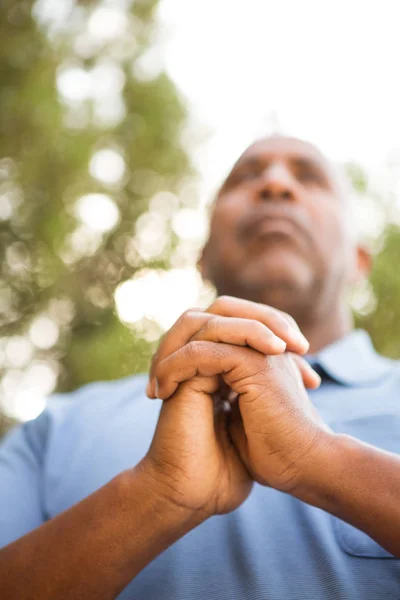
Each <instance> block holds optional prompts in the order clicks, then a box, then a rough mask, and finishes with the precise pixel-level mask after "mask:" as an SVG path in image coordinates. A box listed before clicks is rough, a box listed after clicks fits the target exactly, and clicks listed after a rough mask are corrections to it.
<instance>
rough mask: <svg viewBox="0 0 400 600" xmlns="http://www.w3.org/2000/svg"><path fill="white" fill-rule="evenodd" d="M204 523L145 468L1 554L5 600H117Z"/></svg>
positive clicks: (117, 480) (126, 474)
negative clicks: (158, 486) (177, 504)
mask: <svg viewBox="0 0 400 600" xmlns="http://www.w3.org/2000/svg"><path fill="white" fill-rule="evenodd" d="M200 521H201V519H200V520H199V519H198V517H193V515H189V514H188V511H186V510H184V509H180V508H172V507H171V506H170V505H169V504H168V503H167V502H166V501H165V500H164V498H163V496H162V495H158V494H157V490H155V489H154V486H153V485H152V484H151V480H150V479H149V477H148V475H147V473H146V472H145V469H143V468H142V467H141V464H140V465H139V466H138V467H136V468H135V469H132V470H130V471H126V472H124V473H122V474H121V475H119V476H117V477H116V478H114V479H113V480H112V481H111V482H110V483H108V484H107V485H105V486H104V487H102V488H101V489H99V490H98V491H97V492H95V493H94V494H92V495H91V496H89V497H88V498H86V499H84V500H82V501H81V502H79V503H78V504H76V505H75V506H73V507H72V508H70V509H68V510H67V511H65V512H64V513H62V514H60V515H58V516H57V517H55V518H54V519H52V520H50V521H48V522H47V523H45V524H44V525H42V526H41V527H39V528H38V529H36V530H34V531H32V532H31V533H29V534H27V535H26V536H24V537H23V538H21V539H19V540H17V541H15V542H13V543H12V544H10V545H9V546H7V547H5V548H3V549H2V550H0V581H1V586H0V587H1V590H2V597H4V598H7V599H8V600H31V599H32V600H33V599H37V598H41V600H47V599H49V600H50V599H52V598H57V600H64V599H65V600H66V599H68V600H69V599H70V598H75V599H76V600H79V599H82V600H83V599H84V600H92V599H93V600H113V599H114V598H115V597H116V596H117V595H118V594H119V593H120V592H121V591H122V590H123V588H124V587H125V586H126V585H127V584H128V583H129V582H130V581H131V580H132V579H133V578H134V577H135V576H136V575H137V574H138V573H139V572H140V571H141V570H142V569H143V568H144V567H145V566H146V565H147V564H148V563H149V562H151V561H152V560H153V559H154V558H155V557H156V556H157V555H158V554H160V553H161V552H162V551H163V550H165V549H166V548H167V547H169V546H170V545H171V544H173V543H174V542H175V541H176V540H177V539H179V538H180V537H181V536H183V535H184V534H185V533H187V531H189V530H190V529H192V528H193V527H194V526H196V525H197V524H198V523H199V522H200Z"/></svg>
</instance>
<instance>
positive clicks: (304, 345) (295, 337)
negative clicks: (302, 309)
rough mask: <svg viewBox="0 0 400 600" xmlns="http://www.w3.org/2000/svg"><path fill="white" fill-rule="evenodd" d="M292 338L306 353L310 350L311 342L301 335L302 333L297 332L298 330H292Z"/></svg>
mask: <svg viewBox="0 0 400 600" xmlns="http://www.w3.org/2000/svg"><path fill="white" fill-rule="evenodd" d="M291 336H292V338H293V341H295V342H296V343H298V344H300V346H301V347H302V348H304V350H305V352H307V350H308V349H309V348H310V342H309V341H308V339H307V338H306V337H305V336H304V335H303V334H302V333H301V331H297V330H296V329H292V331H291Z"/></svg>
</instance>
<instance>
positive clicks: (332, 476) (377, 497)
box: [296, 435, 400, 558]
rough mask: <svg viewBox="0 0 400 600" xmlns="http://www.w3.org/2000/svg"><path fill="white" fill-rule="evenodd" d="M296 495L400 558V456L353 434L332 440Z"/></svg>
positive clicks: (313, 462)
mask: <svg viewBox="0 0 400 600" xmlns="http://www.w3.org/2000/svg"><path fill="white" fill-rule="evenodd" d="M296 496H297V497H299V498H300V499H301V500H303V501H305V502H308V503H309V504H313V505H314V506H317V507H318V508H321V509H323V510H325V511H327V512H329V513H331V514H332V515H334V516H336V517H339V518H340V519H342V520H344V521H347V522H348V523H350V524H351V525H354V526H355V527H357V528H358V529H360V530H362V531H364V532H365V533H367V534H368V535H369V536H370V537H372V538H373V539H375V540H376V541H377V542H378V543H379V544H380V545H381V546H382V547H383V548H385V549H386V550H387V551H388V552H390V553H392V554H393V555H395V556H397V557H399V558H400V457H398V456H397V455H395V454H391V453H389V452H385V451H383V450H380V449H378V448H375V447H374V446H370V445H369V444H364V443H363V442H361V441H359V440H357V439H355V438H352V437H350V436H347V435H333V436H332V437H331V439H329V436H328V442H327V443H326V444H325V445H323V449H322V451H321V452H319V453H318V454H316V455H315V456H314V458H313V460H312V461H310V463H309V465H308V468H307V474H306V476H305V478H304V483H303V484H302V485H301V486H300V487H299V490H298V493H296Z"/></svg>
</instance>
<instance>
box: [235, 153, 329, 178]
mask: <svg viewBox="0 0 400 600" xmlns="http://www.w3.org/2000/svg"><path fill="white" fill-rule="evenodd" d="M286 158H287V159H288V160H289V163H290V164H291V165H293V166H296V167H306V168H313V169H317V170H318V171H319V172H320V173H321V175H324V176H325V177H328V173H327V172H326V170H325V168H324V166H323V165H322V164H321V163H320V162H319V161H318V160H317V159H314V158H312V157H308V156H303V155H301V154H290V155H288V156H287V157H286ZM269 162H270V159H267V160H263V159H262V158H260V157H259V156H249V157H245V158H243V159H241V158H239V160H238V161H237V163H236V164H235V165H233V168H232V172H234V171H235V170H236V169H240V168H242V167H247V166H250V167H251V166H255V167H259V166H261V165H265V164H268V163H269Z"/></svg>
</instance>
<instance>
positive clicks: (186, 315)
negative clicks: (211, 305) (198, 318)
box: [178, 308, 194, 325]
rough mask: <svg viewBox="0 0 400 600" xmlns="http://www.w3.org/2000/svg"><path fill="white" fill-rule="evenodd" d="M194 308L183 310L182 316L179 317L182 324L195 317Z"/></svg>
mask: <svg viewBox="0 0 400 600" xmlns="http://www.w3.org/2000/svg"><path fill="white" fill-rule="evenodd" d="M193 312H194V311H193V309H192V308H189V309H188V310H185V312H183V313H182V314H181V316H180V317H179V319H178V322H179V324H180V325H187V324H188V323H189V322H190V321H191V320H192V318H193Z"/></svg>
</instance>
